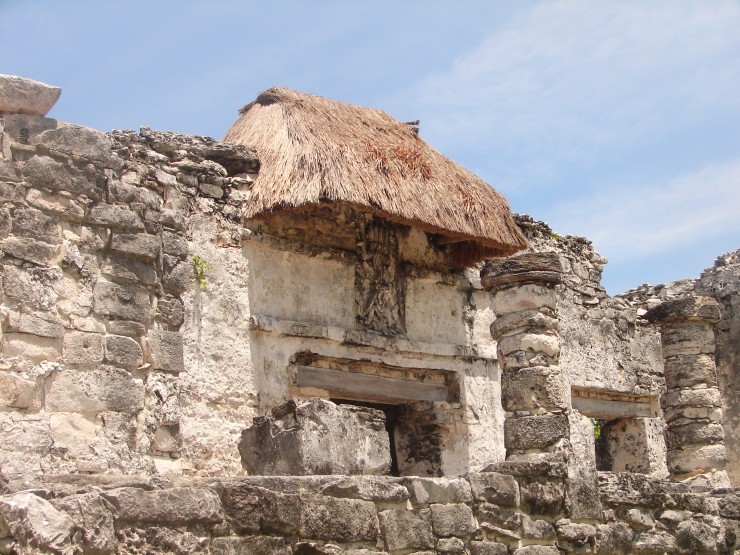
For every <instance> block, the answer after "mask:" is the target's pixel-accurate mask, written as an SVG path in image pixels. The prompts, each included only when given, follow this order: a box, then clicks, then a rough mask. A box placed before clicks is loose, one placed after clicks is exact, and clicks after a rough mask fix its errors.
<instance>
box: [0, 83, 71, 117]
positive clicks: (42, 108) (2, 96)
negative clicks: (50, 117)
mask: <svg viewBox="0 0 740 555" xmlns="http://www.w3.org/2000/svg"><path fill="white" fill-rule="evenodd" d="M61 94H62V89H60V88H59V87H54V86H53V85H47V84H46V83H42V82H41V81H36V80H34V79H28V78H27V77H18V76H16V75H0V112H9V113H11V114H16V113H19V114H32V115H36V116H45V115H46V114H47V113H48V112H49V110H51V107H52V106H54V104H55V103H56V101H57V100H59V96H60V95H61Z"/></svg>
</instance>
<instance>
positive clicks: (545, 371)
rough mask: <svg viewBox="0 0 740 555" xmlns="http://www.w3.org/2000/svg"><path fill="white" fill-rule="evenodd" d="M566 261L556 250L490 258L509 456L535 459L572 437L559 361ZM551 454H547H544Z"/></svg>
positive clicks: (488, 280)
mask: <svg viewBox="0 0 740 555" xmlns="http://www.w3.org/2000/svg"><path fill="white" fill-rule="evenodd" d="M561 282H562V267H561V265H560V259H559V258H558V256H557V255H556V254H555V253H526V254H522V255H519V256H516V257H512V258H507V259H503V260H492V261H488V262H487V263H486V264H485V266H484V267H483V269H482V270H481V283H482V284H483V287H484V288H485V289H486V290H487V291H489V292H490V293H491V295H492V302H493V311H494V312H495V314H496V320H495V321H494V322H493V324H491V335H492V336H493V338H494V339H495V340H496V341H497V342H498V363H499V366H500V368H501V384H502V392H501V398H502V404H503V407H504V410H505V411H506V412H507V417H506V422H505V424H504V440H505V444H506V458H507V460H532V459H536V458H542V456H543V453H551V452H553V451H555V450H558V449H559V447H560V446H561V445H562V440H565V439H569V437H570V423H569V417H568V411H569V409H570V408H571V403H570V391H569V387H568V383H567V379H566V378H565V375H564V373H563V371H562V369H561V368H560V366H559V357H560V336H559V335H558V321H557V292H556V291H555V286H556V285H557V284H559V283H561ZM545 458H547V457H545Z"/></svg>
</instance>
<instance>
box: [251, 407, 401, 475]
mask: <svg viewBox="0 0 740 555" xmlns="http://www.w3.org/2000/svg"><path fill="white" fill-rule="evenodd" d="M273 415H274V416H273V417H272V418H267V417H260V418H255V419H254V423H253V425H252V426H250V427H249V428H247V429H246V430H244V432H242V440H241V442H240V443H239V452H240V453H241V457H242V464H243V465H244V466H245V468H246V469H247V471H248V472H249V473H250V474H259V475H310V474H388V473H389V471H390V443H389V439H388V433H387V432H386V430H385V416H384V415H383V413H382V412H381V411H378V410H376V409H370V408H364V407H354V406H350V405H335V404H334V403H331V402H329V401H324V400H321V399H314V400H312V401H309V402H302V403H296V402H294V401H291V402H289V403H287V404H286V405H284V406H283V407H280V408H279V409H276V410H275V411H273Z"/></svg>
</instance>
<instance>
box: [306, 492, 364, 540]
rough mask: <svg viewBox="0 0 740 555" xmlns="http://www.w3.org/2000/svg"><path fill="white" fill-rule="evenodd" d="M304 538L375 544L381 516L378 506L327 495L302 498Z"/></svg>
mask: <svg viewBox="0 0 740 555" xmlns="http://www.w3.org/2000/svg"><path fill="white" fill-rule="evenodd" d="M298 533H299V535H300V536H301V537H302V538H311V539H317V540H331V541H339V542H362V541H375V540H376V539H377V537H378V513H377V511H376V510H375V503H372V502H371V501H364V500H361V499H338V498H335V497H328V496H325V495H314V494H302V495H301V525H300V528H299V531H298Z"/></svg>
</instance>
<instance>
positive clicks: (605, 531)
mask: <svg viewBox="0 0 740 555" xmlns="http://www.w3.org/2000/svg"><path fill="white" fill-rule="evenodd" d="M596 530H597V538H598V539H597V541H596V553H597V554H598V555H629V553H630V549H631V547H632V534H633V532H632V529H631V528H630V527H629V526H628V525H627V524H626V523H624V522H610V523H608V524H599V525H597V526H596Z"/></svg>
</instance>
